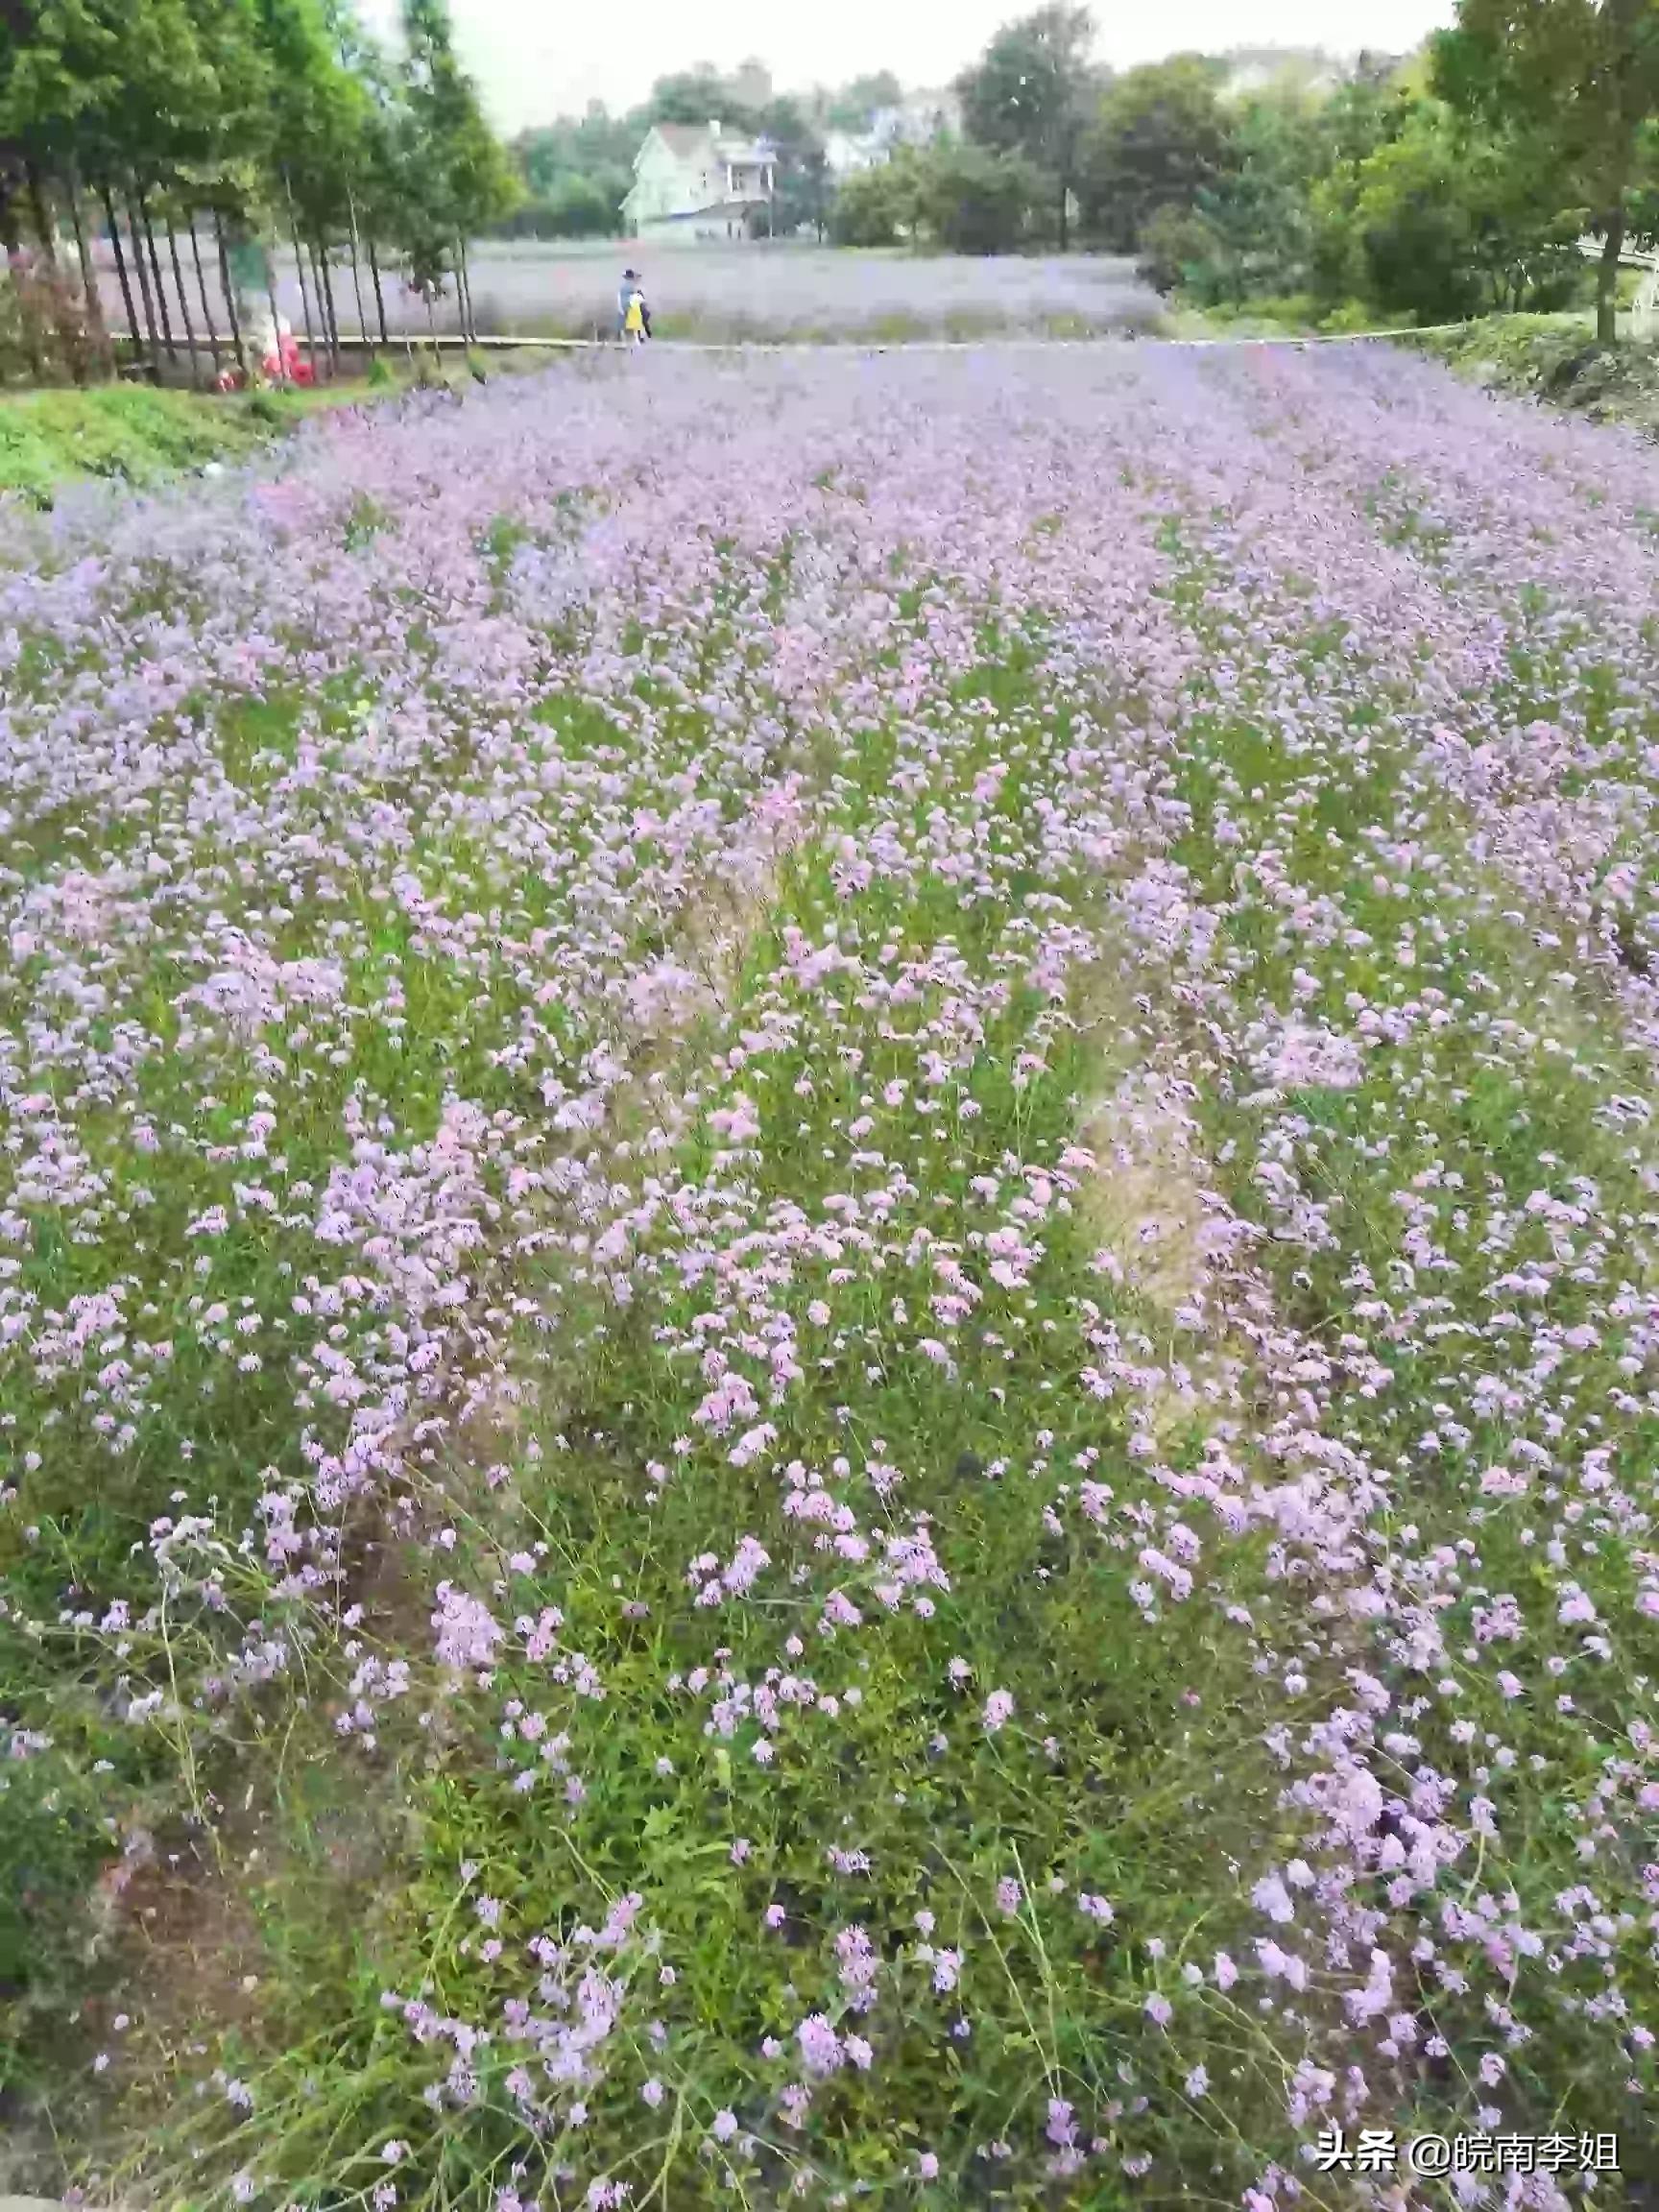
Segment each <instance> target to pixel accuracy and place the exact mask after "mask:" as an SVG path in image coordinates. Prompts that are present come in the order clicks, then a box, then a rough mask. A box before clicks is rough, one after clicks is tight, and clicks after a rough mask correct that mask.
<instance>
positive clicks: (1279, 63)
mask: <svg viewBox="0 0 1659 2212" xmlns="http://www.w3.org/2000/svg"><path fill="white" fill-rule="evenodd" d="M1221 66H1222V68H1223V69H1224V70H1225V72H1226V74H1225V76H1224V78H1223V79H1222V90H1223V91H1224V92H1226V93H1227V94H1228V95H1229V96H1230V97H1231V98H1233V99H1235V100H1237V99H1241V98H1243V97H1244V96H1246V95H1247V94H1249V93H1252V92H1265V91H1268V90H1269V89H1281V90H1285V91H1297V92H1311V93H1327V92H1334V91H1335V89H1336V87H1337V86H1338V85H1339V84H1343V83H1344V82H1345V81H1346V79H1347V77H1348V74H1349V72H1348V70H1347V68H1346V67H1345V66H1344V64H1343V62H1342V61H1341V60H1339V59H1338V58H1337V57H1336V56H1334V55H1332V54H1328V53H1327V52H1326V51H1325V49H1324V48H1323V47H1322V46H1235V47H1234V48H1233V50H1232V51H1231V53H1228V54H1224V55H1222V57H1221Z"/></svg>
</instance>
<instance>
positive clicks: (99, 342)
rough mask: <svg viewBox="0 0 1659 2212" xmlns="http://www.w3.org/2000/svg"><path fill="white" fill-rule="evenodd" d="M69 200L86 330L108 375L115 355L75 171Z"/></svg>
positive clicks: (68, 192) (78, 180) (70, 221)
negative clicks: (111, 348)
mask: <svg viewBox="0 0 1659 2212" xmlns="http://www.w3.org/2000/svg"><path fill="white" fill-rule="evenodd" d="M66 197H67V199H68V202H69V224H70V228H72V229H73V230H74V233H75V257H76V259H77V260H78V261H79V262H80V264H81V289H82V291H83V293H84V295H85V299H86V327H87V328H88V329H89V330H90V331H91V333H92V345H93V349H94V351H95V353H96V355H97V359H98V369H99V373H100V374H101V375H108V373H109V371H110V369H111V367H112V366H113V356H112V355H111V353H110V350H109V329H108V325H107V324H106V322H105V320H104V301H103V300H102V299H101V298H100V297H99V293H98V272H97V271H96V270H95V269H94V268H93V266H92V255H91V253H90V252H88V250H87V246H86V226H85V223H84V221H83V219H82V215H81V180H80V179H79V178H78V177H77V175H76V174H75V171H74V170H73V169H71V170H70V172H69V183H68V187H67V191H66Z"/></svg>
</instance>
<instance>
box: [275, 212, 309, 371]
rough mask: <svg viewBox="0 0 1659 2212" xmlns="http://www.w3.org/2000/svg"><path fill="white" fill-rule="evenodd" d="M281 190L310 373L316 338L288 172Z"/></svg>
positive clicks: (298, 225) (298, 226)
mask: <svg viewBox="0 0 1659 2212" xmlns="http://www.w3.org/2000/svg"><path fill="white" fill-rule="evenodd" d="M282 190H283V192H284V193H285V194H286V195H287V200H288V228H289V232H290V234H291V235H292V237H293V240H294V274H295V276H296V277H298V279H299V282H300V311H301V315H302V316H303V317H304V320H305V350H306V352H307V354H308V355H309V356H310V360H311V373H312V375H313V376H315V375H316V373H317V339H316V335H315V333H314V332H313V330H312V327H311V295H310V293H309V292H307V291H306V289H305V253H304V249H303V248H302V247H301V244H300V218H299V217H298V216H297V215H296V214H295V212H294V187H293V185H292V184H290V183H289V181H288V172H287V170H286V169H284V170H283V172H282Z"/></svg>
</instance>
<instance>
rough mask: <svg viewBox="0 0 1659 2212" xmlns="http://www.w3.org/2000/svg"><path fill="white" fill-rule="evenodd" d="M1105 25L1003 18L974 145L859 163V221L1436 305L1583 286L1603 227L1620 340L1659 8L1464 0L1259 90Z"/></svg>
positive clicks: (1646, 181) (848, 219)
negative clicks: (1336, 62)
mask: <svg viewBox="0 0 1659 2212" xmlns="http://www.w3.org/2000/svg"><path fill="white" fill-rule="evenodd" d="M1093 40H1094V22H1093V19H1092V17H1091V15H1090V13H1089V12H1088V10H1087V9H1086V8H1081V7H1070V6H1049V7H1045V8H1043V9H1040V10H1039V11H1038V12H1036V13H1034V14H1031V15H1028V16H1025V17H1023V18H1022V19H1021V20H1020V21H1018V22H1014V23H1011V24H1009V25H1007V26H1005V27H1004V28H1003V29H1002V30H1000V31H999V32H998V33H997V35H996V36H995V37H993V39H992V40H991V42H990V44H989V46H988V47H987V49H986V51H985V53H984V55H983V56H982V57H981V59H980V60H978V61H977V62H976V63H975V64H974V67H972V68H971V69H969V70H968V71H967V72H966V73H965V74H964V75H963V77H962V78H961V79H960V80H959V87H958V88H959V90H960V92H961V95H962V103H963V125H964V140H963V142H962V143H961V144H959V145H947V144H940V145H935V146H933V147H928V148H923V149H917V150H911V151H907V152H905V153H903V154H902V155H901V156H896V157H895V159H893V160H892V161H890V162H888V163H887V164H885V165H884V166H882V167H880V168H878V169H873V170H870V171H868V172H865V173H864V174H862V175H859V176H856V177H854V178H851V179H849V180H847V181H846V182H845V183H844V184H843V185H842V187H841V189H840V191H839V192H838V194H837V196H836V201H835V205H834V209H833V212H832V224H833V228H834V231H835V234H836V235H837V236H838V237H840V238H842V239H844V240H846V241H847V242H849V243H851V244H858V245H886V244H892V243H895V242H896V241H898V240H900V239H902V238H910V239H922V240H926V241H931V242H933V243H936V244H938V245H941V246H945V247H951V248H956V249H959V250H962V251H968V252H1010V251H1017V250H1019V249H1020V248H1022V247H1028V246H1033V245H1036V246H1046V247H1057V248H1059V249H1060V250H1062V251H1063V250H1064V249H1065V247H1066V246H1067V244H1068V243H1069V240H1070V237H1071V236H1072V235H1073V234H1074V233H1075V232H1077V231H1080V232H1081V234H1082V236H1083V238H1084V239H1085V240H1086V241H1087V242H1088V243H1090V244H1092V245H1096V246H1100V247H1104V248H1106V249H1108V250H1111V251H1115V252H1132V253H1135V254H1137V255H1139V257H1140V259H1141V262H1142V268H1143V269H1144V270H1145V272H1146V273H1147V274H1148V275H1149V276H1151V277H1152V278H1153V279H1154V281H1156V282H1157V283H1158V284H1159V285H1160V286H1161V288H1163V289H1165V290H1170V289H1176V288H1178V289H1180V290H1181V291H1183V292H1185V293H1186V294H1187V295H1189V296H1190V297H1191V298H1192V299H1193V300H1195V301H1197V302H1198V303H1200V304H1202V305H1206V306H1224V305H1231V306H1241V305H1245V304H1248V303H1250V302H1252V301H1274V300H1277V301H1282V302H1285V303H1287V304H1291V305H1294V306H1296V307H1299V308H1301V309H1303V310H1304V311H1311V312H1313V313H1316V314H1326V315H1329V314H1330V313H1331V312H1332V311H1333V310H1339V309H1341V308H1343V307H1347V308H1350V309H1355V310H1363V311H1365V312H1377V311H1380V312H1383V313H1385V314H1388V315H1391V316H1405V317H1412V318H1415V319H1417V320H1418V321H1422V322H1429V321H1440V320H1446V321H1451V320H1455V319H1458V318H1461V317H1464V316H1467V315H1471V314H1474V313H1478V312H1480V311H1481V310H1483V309H1491V308H1522V307H1533V308H1544V307H1551V306H1554V305H1559V304H1562V303H1564V302H1566V301H1569V300H1571V299H1572V298H1574V297H1575V295H1576V293H1577V291H1578V289H1579V287H1580V286H1581V285H1582V283H1583V282H1584V281H1585V279H1586V273H1585V268H1584V263H1583V257H1582V254H1581V252H1580V251H1579V240H1580V239H1581V237H1582V236H1583V235H1585V234H1586V233H1591V234H1593V235H1595V236H1596V237H1599V239H1600V240H1601V242H1602V251H1601V255H1600V261H1599V268H1598V270H1597V273H1596V278H1595V295H1596V301H1597V325H1598V335H1599V337H1600V338H1601V339H1602V340H1603V341H1606V342H1611V340H1612V339H1613V337H1614V335H1615V331H1616V306H1617V283H1618V270H1619V257H1620V254H1621V252H1623V249H1624V247H1625V245H1626V244H1627V243H1628V242H1629V241H1630V240H1632V239H1640V240H1643V241H1645V242H1650V241H1651V240H1652V239H1653V238H1654V237H1655V235H1659V0H1459V5H1458V8H1457V14H1456V21H1455V25H1454V27H1453V28H1452V29H1450V30H1449V31H1446V32H1443V33H1441V34H1439V35H1437V36H1435V37H1433V38H1431V40H1430V42H1429V44H1428V46H1427V47H1426V48H1425V49H1424V50H1423V52H1421V53H1420V54H1418V55H1415V56H1413V57H1410V58H1409V59H1407V60H1405V61H1403V62H1396V61H1390V60H1379V59H1375V58H1366V57H1363V56H1362V57H1361V58H1360V60H1359V61H1358V64H1357V65H1356V66H1355V67H1353V68H1352V69H1351V70H1350V71H1348V72H1347V73H1346V75H1345V76H1344V77H1343V79H1342V80H1341V81H1340V82H1337V83H1334V84H1333V83H1330V82H1326V83H1324V84H1310V83H1309V82H1306V81H1304V82H1300V83H1299V82H1297V81H1296V80H1295V79H1294V77H1292V76H1288V75H1287V76H1286V78H1285V79H1284V80H1283V81H1282V82H1280V83H1278V84H1267V85H1265V86H1263V87H1262V88H1260V89H1258V90H1256V91H1254V92H1251V93H1248V94H1245V95H1242V96H1238V97H1230V96H1229V92H1228V79H1229V75H1230V71H1229V67H1228V64H1227V63H1226V62H1225V61H1224V60H1218V59H1215V58H1213V57H1207V56H1203V55H1198V54H1183V55H1176V56H1174V57H1172V58H1171V59H1170V60H1166V61H1161V62H1157V63H1153V64H1150V65H1148V66H1146V67H1142V68H1138V69H1132V70H1129V71H1127V72H1125V73H1124V74H1123V75H1121V76H1118V77H1116V78H1114V77H1112V76H1111V75H1109V73H1107V72H1105V71H1103V70H1101V69H1099V68H1097V67H1096V66H1094V63H1093V62H1092V61H1091V60H1090V51H1091V47H1092V44H1093Z"/></svg>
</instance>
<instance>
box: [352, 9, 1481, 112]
mask: <svg viewBox="0 0 1659 2212" xmlns="http://www.w3.org/2000/svg"><path fill="white" fill-rule="evenodd" d="M1026 4H1027V0H898V4H897V5H895V0H818V4H817V5H810V6H794V7H792V6H782V7H781V6H780V5H779V0H712V4H711V5H709V6H708V7H706V8H688V7H685V5H684V4H683V0H613V4H611V5H605V4H604V0H600V4H598V5H590V6H589V7H586V8H580V9H578V8H573V7H569V6H561V5H559V4H558V0H451V5H452V7H453V9H454V12H455V27H456V36H457V42H458V44H459V45H460V48H461V51H462V54H463V55H464V57H465V59H466V60H467V63H468V66H469V68H470V69H471V71H472V73H473V75H474V76H475V77H476V78H477V79H478V82H479V84H480V85H481V86H482V88H483V92H484V97H485V100H486V102H487V103H488V105H489V108H490V111H491V114H492V116H493V119H494V121H495V123H496V125H497V126H498V128H500V129H501V130H503V131H507V132H513V131H517V130H521V129H522V128H523V126H524V125H525V124H527V123H541V122H545V121H547V120H548V119H549V118H550V117H552V116H554V115H558V114H570V113H580V111H581V110H582V108H585V107H586V106H587V104H588V102H589V100H603V101H604V102H605V103H606V104H607V106H609V107H611V108H631V107H633V106H634V105H635V103H636V102H637V101H639V100H642V99H643V98H644V96H645V94H646V93H647V92H648V91H649V90H650V88H651V81H652V79H653V78H655V77H660V76H661V75H662V74H663V73H664V72H665V71H667V70H670V69H685V68H689V67H690V66H691V64H692V63H693V62H696V61H712V62H714V63H715V64H716V65H717V66H718V67H720V68H732V67H734V66H735V64H736V63H737V62H739V61H741V60H743V59H744V58H745V57H746V56H748V55H751V54H754V55H757V56H758V57H759V59H760V60H762V61H764V62H765V63H766V65H767V66H768V68H769V69H770V70H771V72H772V76H773V81H774V82H775V84H777V85H778V87H779V89H780V90H781V91H785V90H795V89H798V88H801V87H804V86H805V85H808V84H844V83H845V82H846V81H847V79H848V78H850V77H856V76H859V75H861V74H863V72H865V71H866V70H873V69H883V68H885V69H892V70H894V71H895V72H896V73H897V74H898V76H899V77H900V78H901V79H902V81H903V82H904V84H910V85H934V84H945V83H947V82H948V81H949V80H950V78H951V77H953V76H954V75H955V74H956V72H957V70H958V69H960V68H961V67H962V66H963V64H964V63H965V62H967V61H970V60H973V58H974V55H975V54H976V53H978V52H979V50H980V48H981V47H983V45H984V44H985V41H986V39H987V38H989V36H991V34H992V32H993V31H995V30H996V28H997V26H998V24H999V23H1002V22H1005V21H1006V20H1007V19H1008V17H1009V16H1011V15H1015V14H1018V13H1020V12H1021V10H1022V7H1024V6H1025V5H1026ZM363 12H364V15H365V17H366V19H367V20H368V21H369V22H371V23H372V24H373V25H374V26H375V28H377V29H379V30H383V31H384V30H386V29H389V28H390V26H391V24H392V23H393V21H394V20H395V19H396V15H397V0H363ZM1098 13H1099V15H1100V16H1101V18H1103V20H1104V24H1105V28H1103V29H1102V32H1101V35H1100V42H1099V48H1098V51H1099V56H1100V59H1101V60H1104V61H1110V62H1113V63H1116V64H1118V66H1122V65H1125V64H1128V63H1132V62H1136V61H1150V60H1156V59H1157V58H1158V57H1159V56H1160V55H1163V54H1170V53H1175V52H1177V51H1179V50H1180V49H1181V48H1183V47H1199V48H1202V49H1206V50H1208V51H1209V52H1211V53H1218V52H1221V51H1223V50H1225V49H1226V48H1228V47H1230V46H1266V45H1274V46H1314V45H1323V46H1325V47H1326V48H1327V49H1328V50H1330V51H1333V52H1337V53H1347V52H1351V51H1353V50H1354V49H1356V48H1358V47H1360V46H1374V47H1381V48H1383V49H1384V50H1386V51H1392V52H1399V53H1404V52H1406V51H1407V49H1408V48H1410V47H1412V46H1415V45H1416V43H1417V41H1418V40H1419V39H1420V38H1422V37H1423V36H1425V34H1426V33H1428V32H1430V31H1431V30H1433V29H1434V28H1435V27H1436V25H1438V24H1442V23H1446V22H1449V21H1450V20H1451V17H1452V0H1140V4H1139V5H1136V6H1124V5H1122V0H1103V4H1102V5H1101V6H1100V8H1099V9H1098Z"/></svg>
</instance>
